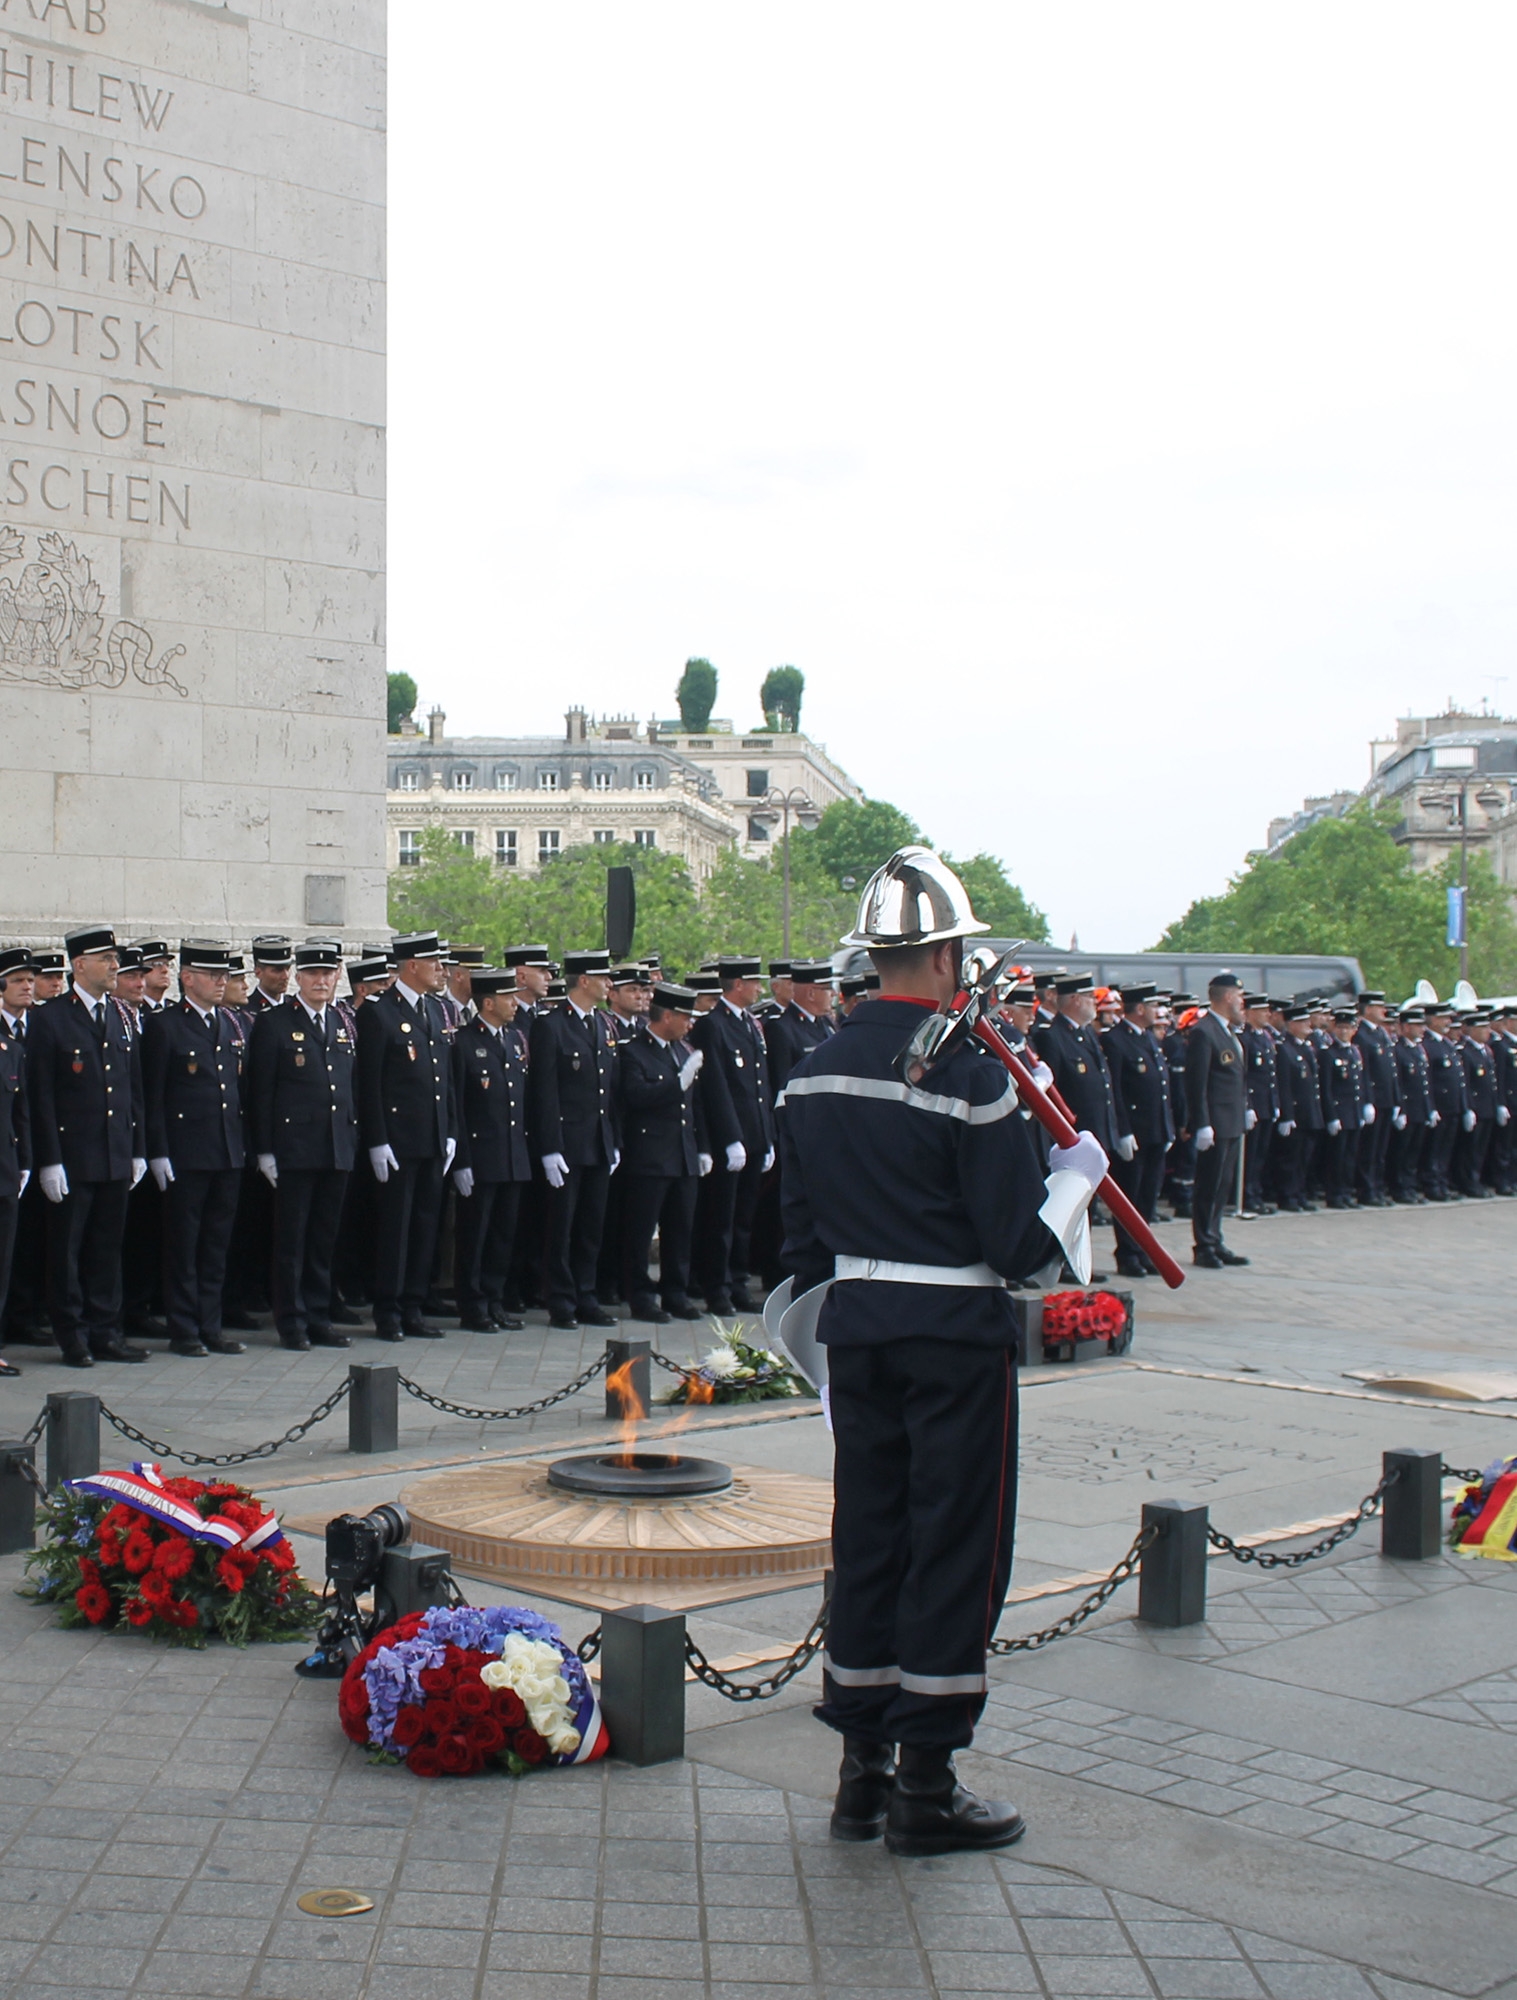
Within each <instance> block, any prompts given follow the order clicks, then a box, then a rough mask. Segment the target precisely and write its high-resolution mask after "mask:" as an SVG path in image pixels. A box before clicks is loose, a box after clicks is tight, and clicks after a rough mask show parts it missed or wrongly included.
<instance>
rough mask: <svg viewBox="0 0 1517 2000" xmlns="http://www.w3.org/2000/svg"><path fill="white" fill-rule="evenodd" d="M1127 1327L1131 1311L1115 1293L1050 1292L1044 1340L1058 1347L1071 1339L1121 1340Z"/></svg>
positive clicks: (1048, 1344)
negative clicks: (1128, 1314)
mask: <svg viewBox="0 0 1517 2000" xmlns="http://www.w3.org/2000/svg"><path fill="white" fill-rule="evenodd" d="M1126 1327H1127V1308H1126V1306H1125V1305H1123V1303H1122V1301H1121V1300H1120V1299H1119V1298H1117V1297H1115V1296H1114V1295H1113V1294H1112V1293H1111V1292H1050V1293H1049V1294H1048V1296H1047V1297H1046V1298H1045V1299H1044V1301H1043V1341H1044V1345H1045V1346H1057V1345H1059V1344H1060V1343H1061V1342H1064V1341H1070V1340H1104V1341H1106V1342H1107V1343H1108V1345H1109V1344H1110V1343H1111V1342H1112V1341H1114V1340H1119V1339H1120V1338H1121V1336H1122V1334H1123V1333H1124V1332H1125V1330H1126Z"/></svg>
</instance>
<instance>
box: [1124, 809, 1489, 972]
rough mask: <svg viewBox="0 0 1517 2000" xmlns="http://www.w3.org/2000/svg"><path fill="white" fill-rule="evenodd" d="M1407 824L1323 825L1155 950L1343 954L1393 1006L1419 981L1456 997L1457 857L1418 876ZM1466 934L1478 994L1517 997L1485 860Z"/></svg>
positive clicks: (1352, 819)
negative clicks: (1400, 841) (1401, 842)
mask: <svg viewBox="0 0 1517 2000" xmlns="http://www.w3.org/2000/svg"><path fill="white" fill-rule="evenodd" d="M1398 818H1399V815H1398V814H1397V812H1396V810H1395V808H1394V807H1392V806H1373V805H1371V804H1370V803H1369V802H1368V801H1367V800H1361V801H1359V802H1357V803H1356V804H1354V805H1352V806H1350V807H1349V809H1348V811H1347V812H1346V813H1345V814H1344V815H1343V817H1342V818H1341V819H1322V820H1318V821H1317V823H1316V825H1315V826H1309V827H1307V828H1306V830H1305V831H1304V832H1302V833H1298V834H1297V835H1296V836H1295V838H1294V839H1293V840H1290V841H1287V843H1286V844H1285V846H1284V847H1283V848H1282V849H1281V850H1280V852H1279V853H1278V854H1277V855H1263V854H1261V855H1256V856H1254V857H1253V858H1252V859H1251V860H1250V861H1249V863H1248V865H1247V866H1246V867H1245V868H1244V869H1243V870H1242V871H1241V872H1240V873H1239V874H1237V875H1235V876H1234V877H1233V878H1232V880H1231V882H1230V883H1229V884H1228V886H1227V889H1226V890H1225V892H1224V893H1223V894H1222V895H1220V896H1207V897H1203V898H1202V900H1201V901H1199V902H1196V903H1192V905H1191V906H1190V908H1189V910H1187V911H1186V913H1185V915H1184V916H1183V917H1181V918H1180V919H1179V921H1178V922H1176V923H1173V924H1171V925H1170V927H1169V929H1168V930H1167V931H1166V932H1165V933H1164V935H1163V937H1162V938H1160V940H1159V942H1158V944H1157V945H1156V946H1155V947H1154V949H1155V950H1156V951H1185V952H1216V953H1218V954H1219V956H1220V955H1222V954H1225V953H1226V952H1229V951H1238V952H1241V951H1248V952H1271V951H1274V952H1308V953H1312V952H1328V953H1334V954H1339V953H1341V954H1346V955H1347V956H1349V957H1353V958H1357V959H1358V961H1359V963H1360V965H1361V967H1362V968H1363V970H1364V976H1365V978H1366V980H1367V981H1368V982H1369V984H1370V985H1371V986H1374V987H1380V988H1383V989H1384V990H1385V991H1386V992H1387V993H1389V994H1390V995H1391V996H1392V998H1393V999H1402V998H1404V997H1405V996H1406V995H1407V994H1409V993H1410V992H1411V991H1412V989H1413V988H1414V987H1415V985H1416V983H1417V981H1418V980H1419V979H1430V980H1431V981H1432V982H1433V984H1434V986H1436V987H1437V989H1438V991H1439V992H1440V993H1441V994H1445V995H1446V994H1448V993H1450V992H1451V991H1452V990H1453V985H1454V981H1455V980H1456V979H1457V978H1458V976H1459V954H1458V952H1457V951H1455V950H1451V949H1450V948H1449V947H1448V946H1447V945H1446V944H1445V943H1444V936H1445V930H1444V924H1445V891H1446V890H1447V888H1448V886H1449V885H1450V883H1452V882H1457V881H1458V879H1459V857H1458V856H1457V855H1451V856H1449V857H1448V859H1447V860H1446V861H1445V862H1444V863H1443V864H1442V865H1441V866H1439V867H1437V868H1433V869H1428V870H1426V871H1424V872H1419V871H1418V870H1417V869H1415V868H1414V867H1413V866H1412V860H1411V854H1410V852H1409V850H1408V849H1406V848H1404V847H1399V846H1398V845H1397V844H1396V841H1395V840H1394V838H1393V837H1392V832H1391V829H1392V828H1393V827H1394V826H1395V824H1396V823H1397V820H1398ZM1468 931H1469V939H1470V978H1471V980H1472V982H1473V983H1474V985H1475V986H1476V988H1477V990H1479V991H1482V992H1486V993H1504V992H1510V991H1512V990H1513V989H1514V987H1517V920H1514V918H1513V915H1512V909H1511V904H1510V903H1509V901H1508V899H1507V893H1506V891H1505V890H1504V889H1503V887H1502V885H1501V883H1500V882H1499V881H1498V880H1497V879H1496V873H1495V870H1494V869H1493V868H1492V867H1491V864H1490V860H1489V857H1488V856H1486V855H1484V854H1476V855H1474V856H1472V857H1471V859H1470V867H1469V906H1468Z"/></svg>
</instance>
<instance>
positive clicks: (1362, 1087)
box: [1317, 1007, 1374, 1208]
mask: <svg viewBox="0 0 1517 2000" xmlns="http://www.w3.org/2000/svg"><path fill="white" fill-rule="evenodd" d="M1332 1013H1333V1036H1332V1040H1331V1041H1330V1042H1329V1044H1328V1046H1327V1047H1326V1048H1325V1049H1322V1050H1320V1051H1319V1052H1318V1056H1317V1070H1318V1074H1319V1075H1320V1077H1321V1079H1322V1116H1323V1117H1324V1119H1325V1120H1326V1121H1327V1150H1326V1158H1325V1164H1324V1178H1325V1180H1326V1183H1327V1205H1328V1207H1329V1208H1356V1207H1357V1206H1358V1203H1357V1201H1356V1199H1355V1196H1354V1164H1355V1161H1356V1160H1357V1158H1358V1154H1359V1134H1360V1132H1361V1131H1362V1130H1363V1129H1364V1128H1365V1127H1366V1126H1367V1125H1369V1124H1371V1123H1373V1120H1374V1106H1373V1105H1372V1104H1371V1103H1370V1101H1369V1089H1368V1085H1367V1083H1366V1080H1365V1074H1364V1058H1363V1056H1362V1055H1360V1053H1359V1050H1358V1048H1357V1047H1356V1046H1355V1043H1354V1033H1355V1028H1356V1026H1357V1023H1358V1018H1359V1016H1358V1010H1357V1008H1354V1007H1335V1008H1334V1009H1333V1010H1332ZM1366 1111H1368V1112H1369V1113H1370V1117H1369V1118H1366V1117H1365V1115H1364V1114H1365V1112H1366Z"/></svg>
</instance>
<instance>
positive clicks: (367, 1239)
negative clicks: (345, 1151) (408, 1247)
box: [332, 946, 390, 1326]
mask: <svg viewBox="0 0 1517 2000" xmlns="http://www.w3.org/2000/svg"><path fill="white" fill-rule="evenodd" d="M363 954H364V955H363V956H362V957H361V958H355V959H354V960H353V961H352V963H351V964H350V965H349V966H348V998H347V1001H346V1004H344V1003H343V1002H341V1001H335V1000H334V1001H333V1003H332V1004H333V1005H334V1006H335V1007H337V1008H338V1010H339V1012H342V1013H345V1014H346V1016H347V1029H348V1033H349V1034H350V1035H351V1036H352V1038H353V1046H354V1048H355V1049H356V1048H357V1046H358V1016H359V1013H360V1011H361V1010H362V1009H363V1008H364V1007H366V1006H367V1005H368V1003H369V1002H370V1001H371V1000H377V999H378V998H379V996H380V994H381V993H383V992H384V990H385V988H386V987H387V986H388V985H389V983H390V965H389V960H388V958H387V957H386V955H385V953H384V952H383V951H374V950H370V949H369V947H368V946H364V947H363ZM354 1110H355V1114H356V1111H357V1096H356V1094H355V1097H354ZM378 1233H379V1183H378V1182H377V1181H376V1180H375V1178H374V1176H373V1174H372V1173H370V1172H369V1171H368V1170H367V1168H366V1166H365V1165H364V1164H363V1163H361V1162H360V1161H359V1159H358V1157H357V1154H356V1152H355V1154H354V1162H353V1171H352V1172H351V1173H350V1174H349V1175H348V1178H347V1185H346V1186H345V1187H344V1189H343V1195H342V1215H341V1217H340V1219H339V1221H338V1224H337V1242H336V1245H335V1247H334V1248H333V1251H332V1281H333V1317H332V1323H333V1325H334V1326H335V1325H338V1324H341V1325H343V1326H357V1325H358V1324H359V1315H358V1313H357V1312H356V1311H354V1308H355V1307H356V1306H366V1305H368V1304H369V1302H370V1301H371V1300H372V1299H373V1297H374V1243H375V1239H376V1237H377V1236H378ZM339 1314H340V1315H341V1317H340V1320H339Z"/></svg>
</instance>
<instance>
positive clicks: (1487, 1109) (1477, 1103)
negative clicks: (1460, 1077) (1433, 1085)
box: [1459, 1035, 1498, 1122]
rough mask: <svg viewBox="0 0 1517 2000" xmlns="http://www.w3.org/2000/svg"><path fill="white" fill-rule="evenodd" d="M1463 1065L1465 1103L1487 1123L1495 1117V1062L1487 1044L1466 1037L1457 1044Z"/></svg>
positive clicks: (1496, 1100) (1468, 1036)
mask: <svg viewBox="0 0 1517 2000" xmlns="http://www.w3.org/2000/svg"><path fill="white" fill-rule="evenodd" d="M1459 1054H1460V1057H1461V1059H1462V1061H1463V1063H1464V1095H1465V1102H1466V1104H1467V1105H1468V1106H1469V1108H1470V1110H1471V1111H1473V1112H1474V1114H1475V1116H1476V1117H1477V1118H1483V1119H1485V1120H1487V1121H1488V1122H1489V1121H1490V1120H1492V1119H1494V1118H1495V1116H1496V1105H1497V1102H1498V1099H1497V1096H1496V1060H1495V1058H1494V1056H1492V1054H1491V1051H1490V1047H1489V1044H1487V1043H1482V1042H1477V1041H1476V1040H1475V1039H1474V1038H1473V1037H1472V1036H1470V1035H1466V1036H1464V1038H1463V1039H1462V1040H1461V1042H1460V1044H1459Z"/></svg>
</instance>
